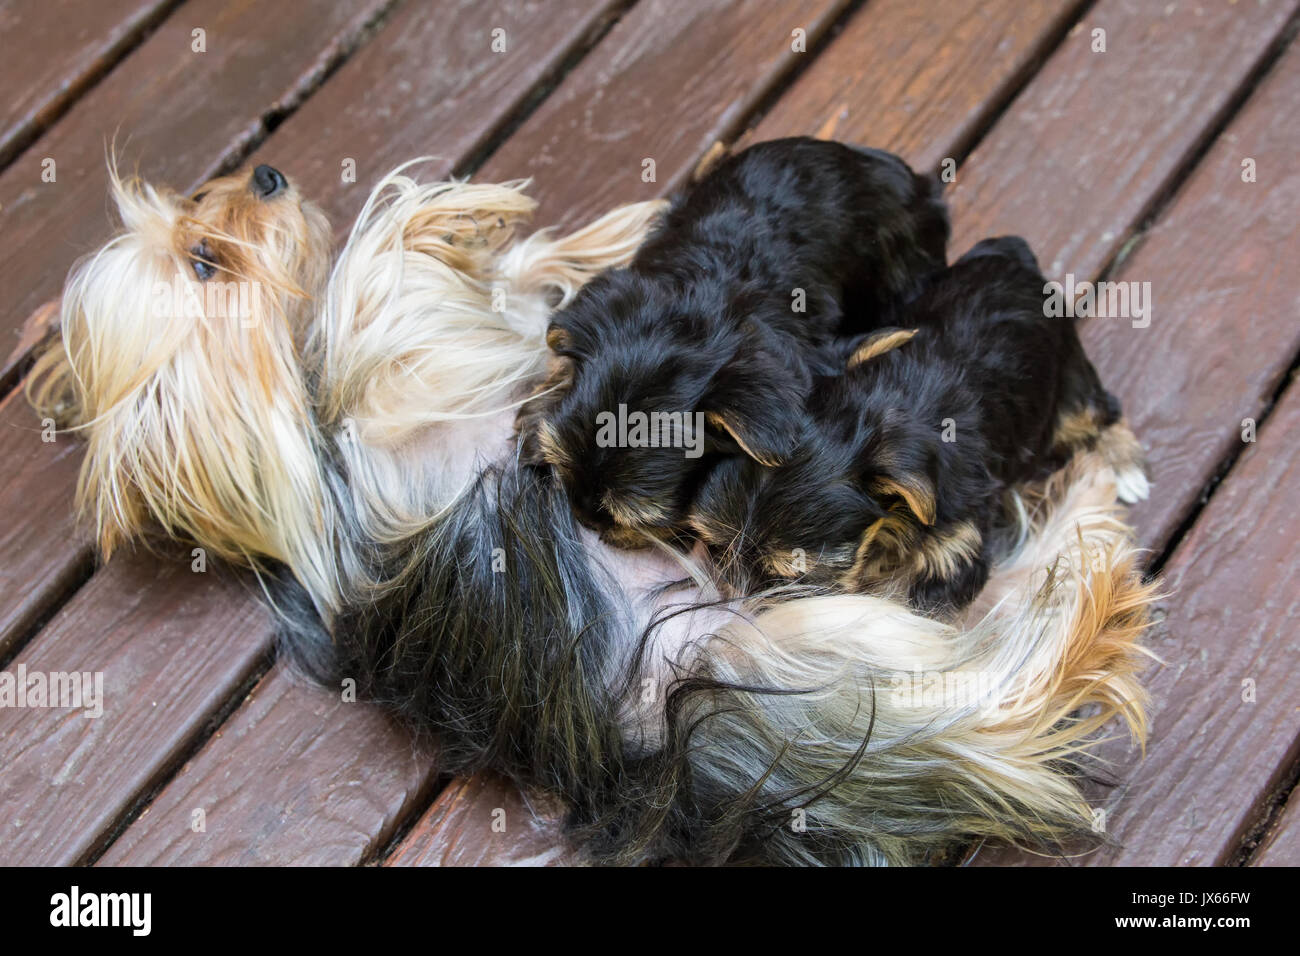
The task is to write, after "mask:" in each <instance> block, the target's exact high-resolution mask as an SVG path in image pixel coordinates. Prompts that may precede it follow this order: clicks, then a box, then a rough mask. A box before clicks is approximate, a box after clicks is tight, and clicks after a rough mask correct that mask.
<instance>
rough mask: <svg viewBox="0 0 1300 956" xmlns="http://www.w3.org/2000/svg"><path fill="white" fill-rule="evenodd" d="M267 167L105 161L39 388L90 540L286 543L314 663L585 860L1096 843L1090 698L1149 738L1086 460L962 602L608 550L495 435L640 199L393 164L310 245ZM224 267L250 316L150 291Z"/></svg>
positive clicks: (285, 602) (1105, 475) (621, 251)
mask: <svg viewBox="0 0 1300 956" xmlns="http://www.w3.org/2000/svg"><path fill="white" fill-rule="evenodd" d="M272 178H274V179H277V180H282V179H283V177H273V176H271V174H270V173H266V172H261V173H259V172H256V171H255V172H254V173H253V174H252V175H248V174H242V175H237V176H235V177H233V178H230V179H228V180H221V181H218V184H217V185H219V186H220V187H221V190H217V191H214V190H213V189H207V190H201V191H200V193H199V195H198V196H196V197H194V198H192V199H185V198H183V197H179V196H173V195H170V194H167V193H163V192H160V191H156V190H153V189H150V188H148V187H145V186H142V185H138V184H126V183H121V182H118V181H116V179H115V182H114V192H115V196H116V198H117V200H118V203H119V207H120V208H121V209H122V212H123V219H124V224H125V226H126V230H125V231H124V233H123V234H122V235H121V236H119V237H118V238H117V239H115V240H113V242H112V243H110V244H109V245H108V246H106V247H105V248H104V249H102V250H100V251H99V252H98V253H96V254H94V255H92V256H91V257H89V258H88V259H87V260H85V261H84V262H83V263H82V264H80V265H79V266H78V267H77V268H76V269H75V270H74V271H73V273H72V275H71V276H70V278H69V282H68V285H67V287H66V289H65V297H64V303H63V340H62V343H61V344H60V347H58V348H57V349H55V350H54V351H52V352H51V353H49V354H48V355H47V356H45V357H44V358H42V360H41V365H40V368H39V369H38V370H37V375H36V377H35V378H34V385H33V386H32V391H31V394H32V396H33V398H34V399H35V400H37V402H38V404H41V405H43V406H44V407H46V408H49V407H51V406H59V407H60V408H61V409H62V410H63V412H64V413H65V416H66V417H70V418H71V419H72V420H73V421H74V422H77V423H79V427H80V430H81V431H82V432H83V433H84V434H85V435H86V437H87V440H88V443H89V445H88V449H87V459H86V464H85V466H84V467H85V472H84V473H83V479H82V482H81V485H80V494H81V496H82V500H83V503H84V506H85V510H86V513H87V515H88V517H89V519H90V520H91V521H92V522H93V523H94V524H95V525H96V527H97V530H98V532H99V540H100V541H101V543H102V544H103V545H104V548H105V550H107V549H109V548H111V547H112V546H113V545H115V544H117V543H119V542H121V541H122V540H125V539H127V538H137V537H139V536H141V534H142V533H144V531H145V530H146V529H147V527H148V526H149V524H150V523H151V522H156V523H157V524H158V525H160V526H161V527H162V528H163V530H164V531H166V532H167V533H169V534H171V535H173V536H176V537H184V538H188V539H192V540H194V541H196V542H197V543H198V544H200V545H203V546H206V547H208V548H210V549H212V550H214V551H216V552H218V553H220V554H222V555H225V556H227V557H229V558H231V559H233V560H236V561H241V562H243V563H246V564H249V565H251V566H253V567H254V568H257V569H259V570H263V571H271V572H276V571H278V569H280V568H281V567H283V568H284V569H285V570H284V572H283V573H279V574H275V573H273V574H272V575H271V576H272V577H273V578H275V580H274V581H273V582H272V584H273V586H274V590H273V596H274V597H273V600H274V605H275V606H276V608H277V610H278V611H279V612H280V614H281V615H282V619H283V620H284V622H285V627H284V630H285V635H284V647H285V649H286V650H287V652H288V653H290V654H291V655H292V656H293V658H294V659H295V661H297V662H298V663H299V665H300V666H301V667H303V668H304V669H305V670H307V671H308V672H309V673H312V674H314V675H316V676H318V677H320V678H321V679H323V680H326V681H327V682H331V683H332V682H334V681H336V680H338V679H339V678H340V677H351V678H353V679H356V680H357V681H358V684H359V686H360V687H361V688H362V689H363V690H364V692H365V693H366V695H367V696H369V697H371V698H373V699H377V700H380V701H382V702H384V703H386V704H388V705H390V706H392V707H394V708H395V709H396V710H397V711H398V712H399V713H401V714H402V715H403V716H404V717H406V718H407V719H408V720H410V721H411V722H412V723H413V724H414V725H415V726H417V727H422V728H426V729H428V730H430V731H432V732H433V733H434V734H436V735H437V736H438V738H439V739H440V741H441V742H442V743H443V747H444V749H443V751H442V753H443V755H444V758H445V761H446V769H447V770H448V771H451V772H456V771H461V770H468V769H475V768H478V767H485V766H486V767H493V768H496V769H498V770H501V771H504V772H506V773H508V774H510V775H511V776H512V777H513V778H514V779H516V780H517V781H519V782H520V783H521V784H523V785H525V786H542V787H546V788H548V789H551V790H553V791H555V792H557V793H558V794H560V795H561V796H562V797H564V798H565V799H566V800H567V802H568V804H569V806H570V807H571V808H572V811H571V818H570V824H571V826H572V828H573V832H574V833H575V834H576V835H577V836H579V837H580V839H581V845H582V846H583V847H584V848H585V849H586V850H587V851H588V853H589V854H590V855H591V857H592V858H593V859H595V860H598V861H602V862H634V861H635V862H639V861H643V860H654V859H665V858H675V859H682V860H686V861H691V862H707V863H716V862H791V863H794V862H801V863H807V862H832V863H849V862H869V863H885V862H889V863H908V862H923V861H927V860H931V859H935V858H936V857H937V856H938V855H940V854H942V853H944V852H946V851H949V850H951V849H952V848H954V847H956V846H960V845H962V844H963V843H964V842H965V841H968V840H971V839H978V838H983V837H994V838H1001V839H1007V840H1013V841H1018V842H1023V843H1026V844H1029V845H1033V846H1035V847H1055V846H1058V845H1061V844H1063V843H1068V842H1071V841H1073V840H1074V839H1075V838H1078V839H1080V840H1087V839H1090V838H1094V837H1095V834H1093V832H1092V827H1091V822H1092V815H1091V812H1090V809H1089V807H1088V805H1087V804H1086V802H1085V801H1084V799H1083V797H1082V795H1081V794H1080V792H1079V790H1078V788H1077V786H1076V783H1075V780H1074V771H1073V769H1072V768H1073V767H1074V764H1075V760H1076V758H1077V757H1078V755H1079V754H1080V753H1081V752H1082V751H1083V750H1084V749H1085V748H1086V747H1087V746H1088V744H1089V742H1090V741H1091V739H1092V738H1093V733H1094V731H1096V730H1097V729H1098V728H1099V727H1100V726H1101V725H1102V724H1103V723H1104V722H1105V721H1106V720H1107V719H1109V718H1110V717H1112V716H1115V715H1119V716H1121V717H1123V718H1124V719H1125V720H1127V721H1128V722H1129V724H1130V726H1131V728H1132V729H1133V730H1134V732H1135V733H1136V734H1137V735H1139V736H1140V735H1141V734H1142V731H1143V728H1144V719H1143V706H1142V692H1141V689H1140V687H1139V686H1138V684H1137V682H1136V679H1135V676H1134V675H1135V673H1136V670H1137V666H1138V661H1139V656H1138V650H1137V645H1136V643H1135V641H1136V638H1137V636H1138V634H1139V632H1140V630H1141V628H1142V626H1143V623H1144V620H1145V611H1146V605H1147V602H1148V601H1149V599H1150V594H1149V590H1148V589H1147V588H1146V587H1144V586H1143V585H1142V583H1141V581H1140V577H1139V574H1138V569H1137V566H1136V554H1137V552H1136V550H1135V548H1134V546H1133V543H1132V541H1131V538H1130V535H1129V533H1128V530H1127V528H1126V527H1125V526H1124V525H1123V523H1122V521H1121V520H1120V517H1119V514H1118V512H1117V507H1116V505H1115V503H1114V501H1115V487H1114V483H1115V482H1114V474H1113V471H1112V470H1111V469H1110V468H1108V467H1107V466H1106V464H1105V463H1104V462H1103V461H1101V460H1100V459H1099V458H1097V457H1096V456H1095V455H1084V456H1080V457H1077V458H1076V459H1075V460H1074V461H1073V462H1072V463H1071V465H1070V466H1069V468H1068V469H1067V470H1066V471H1065V472H1064V473H1061V474H1058V475H1057V476H1055V477H1054V478H1053V479H1052V481H1051V482H1049V483H1048V485H1047V486H1045V488H1044V489H1043V492H1042V498H1041V501H1039V502H1037V503H1036V504H1035V503H1033V502H1031V505H1032V506H1031V508H1030V509H1029V511H1030V515H1031V518H1030V527H1031V528H1032V533H1031V534H1030V535H1029V536H1028V539H1027V543H1026V545H1025V546H1024V548H1023V549H1022V550H1021V551H1020V552H1019V554H1018V555H1016V556H1015V557H1013V558H1011V559H1008V560H1007V561H1006V562H1005V563H1004V564H1003V565H1002V566H1001V567H1000V568H999V569H998V572H997V573H995V575H994V577H993V579H992V581H991V582H990V585H989V587H988V588H986V590H985V594H986V595H988V599H989V601H990V603H991V604H992V610H991V611H990V612H989V613H988V614H987V615H986V616H985V617H984V618H982V619H981V620H980V621H979V622H977V623H975V624H973V625H971V626H969V627H964V628H963V627H956V626H953V625H949V624H944V623H940V622H937V621H934V620H929V619H926V618H923V617H920V616H917V615H915V614H913V613H911V612H910V611H909V610H908V609H907V608H906V607H905V606H903V605H900V604H898V603H894V602H890V601H887V600H883V599H880V598H875V597H867V596H861V595H811V596H805V595H804V594H803V593H798V592H796V593H789V594H783V593H774V594H773V593H760V594H758V595H750V596H746V595H744V594H740V595H737V594H735V593H732V592H730V591H729V592H727V593H723V594H719V593H718V592H717V591H716V589H715V588H714V586H713V584H712V582H711V579H710V574H711V572H712V569H711V567H710V566H709V565H708V563H707V556H706V555H704V554H702V553H700V552H699V551H697V552H695V553H693V554H678V553H674V552H671V551H669V550H668V549H667V548H666V547H665V548H654V549H643V550H640V551H637V552H624V551H616V550H613V549H611V548H609V547H607V546H606V545H605V544H604V543H603V542H602V541H601V540H600V539H599V537H598V536H597V535H596V534H595V533H593V532H591V531H589V530H587V529H585V528H583V527H582V526H581V525H579V524H578V523H577V522H576V521H575V519H574V517H573V513H572V511H571V510H570V508H569V506H568V503H567V499H566V496H565V494H564V490H563V488H562V486H561V484H560V482H559V481H558V480H557V477H556V475H555V473H554V471H553V470H552V469H551V468H550V467H549V466H547V465H544V464H542V465H533V464H527V463H524V462H523V461H521V456H520V447H519V443H518V440H517V439H516V438H515V436H514V434H513V428H514V419H515V415H516V412H517V408H518V404H519V402H520V400H521V398H522V397H523V396H525V395H527V394H529V393H530V392H531V391H533V390H535V389H536V388H537V387H538V385H539V383H540V381H541V380H542V379H543V377H544V375H545V366H546V362H547V353H546V348H545V344H544V328H545V322H546V317H547V313H548V311H549V310H550V309H551V308H552V307H555V306H559V305H563V303H564V302H565V301H566V300H567V299H568V298H569V297H571V296H572V294H573V293H574V292H575V290H576V288H577V286H578V285H580V284H581V283H582V282H583V281H585V280H586V279H588V278H589V277H590V276H591V275H592V274H593V273H594V272H596V271H597V270H598V269H600V268H602V267H606V266H613V265H617V264H618V263H619V262H625V261H627V260H628V259H629V258H630V257H631V255H632V253H633V251H634V249H635V247H636V245H637V243H638V242H639V241H640V239H641V238H642V236H643V235H644V233H645V231H646V229H647V228H648V226H649V224H650V222H651V221H652V220H653V218H654V217H655V215H656V214H657V212H658V209H657V207H656V206H654V205H648V206H646V205H642V206H632V207H625V208H623V209H621V210H616V211H615V212H614V213H611V214H610V215H609V216H607V217H605V218H604V219H602V220H599V221H598V222H597V223H595V224H593V225H592V226H590V227H588V228H587V229H585V230H582V231H580V232H578V233H575V234H574V235H572V236H568V237H565V238H562V239H552V238H550V237H548V236H546V235H545V234H541V235H535V236H533V237H530V238H529V239H526V240H523V241H522V242H514V243H513V244H512V243H511V233H512V230H513V227H514V226H515V225H516V224H517V223H518V222H519V220H520V219H521V218H522V217H523V216H524V215H525V214H526V213H527V211H528V210H529V208H530V203H529V202H528V200H527V199H526V198H525V197H524V196H523V195H522V193H521V191H520V189H519V187H518V184H513V185H506V186H472V185H470V184H463V183H450V184H436V185H432V186H421V185H418V184H417V183H415V182H413V181H411V180H410V179H408V178H406V177H405V176H403V175H401V174H400V173H399V174H394V175H393V176H390V177H388V178H387V179H386V180H385V181H384V182H382V183H381V184H380V186H379V187H378V188H377V189H376V191H375V193H374V194H372V196H371V198H370V200H369V201H368V202H367V204H366V207H365V209H364V210H363V212H362V214H361V216H360V218H359V219H358V222H357V224H356V225H355V227H354V228H353V230H352V232H351V234H350V236H349V238H348V241H347V243H346V244H345V246H344V248H343V249H342V251H341V252H340V254H339V255H338V257H337V259H336V260H335V262H334V264H333V267H332V269H330V268H329V264H328V261H327V260H326V257H325V255H324V253H323V251H321V250H323V249H324V248H325V245H326V244H325V242H324V239H325V229H324V227H323V225H320V222H321V221H320V220H319V218H318V217H317V216H316V215H315V214H314V213H313V212H312V211H311V209H310V207H309V206H307V205H305V204H304V203H303V201H302V200H301V198H300V197H298V196H297V195H296V193H295V192H294V191H293V189H292V186H291V185H288V184H286V185H284V186H280V187H278V189H277V191H275V192H274V193H272V194H270V195H267V194H266V191H265V190H263V189H262V187H261V185H260V183H259V180H261V181H269V180H270V179H272ZM225 190H228V192H224V191H225ZM245 191H247V192H248V193H250V194H252V195H253V196H254V198H255V200H256V201H255V202H250V201H249V200H248V198H247V197H246V196H245V195H244V192H245ZM222 195H228V196H230V202H231V210H230V212H229V215H235V214H234V212H233V209H235V208H239V209H242V210H243V212H242V213H240V214H239V216H242V217H243V218H239V217H238V216H237V217H236V220H237V221H232V220H231V219H229V218H227V213H226V212H223V211H220V210H219V209H218V206H217V205H216V203H217V201H218V200H219V198H220V197H221V196H222ZM205 203H207V204H209V205H205ZM277 203H280V204H281V205H277ZM262 204H265V205H262ZM195 214H199V216H198V217H197V218H198V219H199V222H198V224H192V223H191V220H192V219H195V218H196V215H195ZM195 235H198V236H199V237H200V238H201V239H206V240H207V247H206V249H201V248H200V243H195V242H194V241H192V237H193V236H195ZM286 236H291V237H294V238H293V239H291V240H286V239H285V237H286ZM196 249H199V251H198V252H196V251H195V250H196ZM235 250H238V252H239V256H240V258H238V259H236V258H235V257H234V252H235ZM223 255H224V256H226V258H223ZM309 259H310V260H312V261H311V262H309V261H308V260H309ZM235 263H238V265H234V264H235ZM232 265H234V268H236V269H238V270H239V272H238V274H240V275H243V274H248V275H250V276H255V277H258V278H262V279H266V280H269V279H271V278H275V279H276V281H275V282H274V283H271V284H266V285H265V287H263V285H261V284H259V286H258V287H257V290H258V295H256V296H250V300H249V301H250V302H254V303H256V306H255V308H254V309H253V310H252V314H253V315H255V316H256V318H255V319H250V318H249V317H248V316H244V318H243V320H242V321H235V320H232V319H231V318H230V317H229V316H228V315H227V314H225V313H220V312H217V311H215V310H213V311H205V309H206V307H207V301H206V298H205V299H204V300H202V302H203V305H202V307H200V308H197V310H196V311H195V312H194V314H193V315H183V316H176V315H172V316H168V317H166V318H162V317H154V316H153V312H152V311H151V310H146V309H145V307H146V306H148V305H150V304H151V303H152V293H151V291H150V290H151V289H152V288H154V286H156V285H158V284H159V283H169V282H175V281H177V280H176V277H178V276H179V277H180V280H181V282H182V285H183V286H184V287H185V288H187V289H188V288H189V286H188V283H189V282H191V281H195V282H199V281H211V280H212V279H214V278H217V277H219V276H221V275H222V274H223V273H222V271H221V270H223V269H225V270H230V269H231V267H232ZM206 266H211V267H212V268H213V269H215V270H217V271H216V272H214V273H213V274H212V275H210V276H209V277H208V279H207V280H203V279H201V275H202V274H206V272H207V269H206V268H205V267H206ZM191 276H193V280H191V278H190V277H191ZM327 276H328V278H326V277H327ZM322 282H323V286H322V285H320V284H319V283H322ZM137 284H138V285H137ZM194 291H197V290H194ZM160 311H161V309H160ZM241 315H242V310H241ZM150 323H152V324H151V325H150ZM168 323H179V324H181V326H182V328H181V329H179V330H172V329H170V328H169V327H167V325H168ZM140 324H146V325H149V328H148V332H147V334H142V333H141V332H140V331H139V330H138V328H137V325H140ZM196 380H197V381H198V382H201V383H202V385H203V387H195V385H194V382H195V381H196ZM335 686H337V685H335ZM1080 709H1084V710H1085V712H1086V713H1087V714H1088V716H1087V717H1084V718H1079V717H1076V716H1073V715H1074V714H1076V712H1078V711H1079V710H1080Z"/></svg>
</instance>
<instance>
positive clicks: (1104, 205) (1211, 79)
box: [949, 0, 1297, 279]
mask: <svg viewBox="0 0 1300 956" xmlns="http://www.w3.org/2000/svg"><path fill="white" fill-rule="evenodd" d="M1296 8H1297V4H1296V3H1295V2H1287V3H1267V4H1261V3H1235V4H1230V3H1195V2H1171V3H1149V2H1147V0H1100V2H1099V3H1097V4H1096V5H1095V6H1094V7H1092V8H1091V9H1090V10H1089V11H1088V12H1087V14H1086V15H1085V16H1084V17H1083V19H1082V20H1081V21H1080V23H1079V24H1077V25H1076V26H1075V28H1074V29H1072V30H1071V31H1070V33H1069V35H1068V36H1067V37H1066V39H1065V42H1063V43H1062V44H1061V46H1060V48H1058V49H1057V51H1056V52H1055V53H1054V54H1053V55H1052V56H1051V58H1050V59H1049V60H1048V61H1047V62H1046V63H1045V64H1044V65H1043V68H1042V70H1041V71H1040V72H1039V73H1038V74H1037V75H1036V76H1035V77H1034V79H1033V81H1032V82H1031V83H1030V84H1029V85H1028V86H1026V88H1025V89H1024V91H1023V92H1022V93H1021V94H1020V95H1019V96H1017V97H1016V99H1015V100H1014V101H1013V102H1012V104H1011V105H1010V107H1009V108H1008V109H1007V111H1006V112H1005V113H1003V114H1002V115H1001V116H1000V117H999V118H998V121H997V124H996V125H995V126H994V127H993V129H992V130H991V131H990V133H989V135H988V136H987V137H986V138H985V139H984V141H983V142H981V143H980V144H979V146H978V147H976V149H975V151H974V152H973V153H972V154H971V156H970V157H969V158H968V160H967V161H966V162H965V163H964V164H963V165H962V167H961V168H960V169H959V170H958V173H957V180H956V183H955V184H954V186H953V188H952V191H951V194H950V196H949V199H950V201H951V203H952V208H953V223H954V234H953V246H952V251H953V253H954V254H960V253H962V252H964V251H965V250H967V249H969V248H970V247H971V246H972V245H974V244H975V243H976V242H978V241H979V240H980V239H983V238H984V237H986V236H991V235H1005V234H1007V233H1019V234H1020V235H1023V236H1024V237H1025V238H1026V239H1028V240H1029V244H1030V245H1031V246H1032V247H1033V249H1034V251H1035V253H1036V254H1037V255H1038V259H1039V262H1040V263H1041V264H1042V266H1043V270H1044V271H1045V272H1046V273H1047V274H1048V276H1049V278H1050V277H1056V276H1061V275H1064V274H1065V273H1067V272H1072V273H1074V274H1075V275H1076V276H1077V277H1079V278H1080V279H1084V278H1094V277H1095V276H1096V274H1097V273H1098V272H1100V271H1101V269H1102V267H1103V266H1104V265H1105V264H1106V263H1107V262H1108V261H1109V260H1110V259H1111V258H1112V257H1113V256H1114V255H1115V254H1116V253H1117V252H1118V251H1119V249H1120V247H1121V246H1122V245H1123V243H1124V242H1125V240H1126V239H1127V237H1128V235H1129V233H1130V232H1131V231H1132V230H1133V228H1134V227H1135V226H1136V225H1137V224H1138V223H1139V222H1140V221H1141V219H1142V217H1143V215H1144V214H1145V213H1146V212H1147V210H1148V209H1150V207H1151V204H1152V203H1153V202H1155V201H1156V200H1157V199H1158V197H1160V196H1161V195H1162V193H1163V192H1164V191H1165V190H1166V189H1167V188H1168V187H1169V186H1171V185H1174V176H1175V174H1176V173H1178V171H1179V170H1180V169H1181V167H1182V166H1183V165H1184V163H1185V162H1186V161H1187V160H1188V159H1189V158H1190V157H1191V156H1192V155H1193V154H1194V153H1195V151H1196V149H1197V148H1198V146H1200V145H1201V144H1202V143H1203V142H1204V140H1205V138H1206V137H1207V136H1208V135H1209V134H1210V133H1211V131H1212V129H1213V127H1214V125H1215V123H1216V121H1218V120H1220V119H1221V118H1222V116H1223V114H1224V112H1225V110H1226V109H1227V108H1228V107H1229V105H1230V104H1231V103H1232V102H1233V100H1234V98H1235V97H1236V96H1237V95H1238V93H1239V92H1240V91H1241V90H1242V89H1243V87H1244V84H1245V83H1246V81H1247V80H1248V79H1249V77H1250V76H1251V74H1252V72H1253V71H1254V70H1255V68H1256V66H1257V64H1259V63H1260V61H1261V60H1262V59H1263V58H1264V56H1265V55H1266V54H1267V53H1268V52H1269V50H1270V49H1271V48H1272V47H1273V45H1274V42H1275V40H1276V39H1277V37H1278V36H1279V34H1280V33H1281V32H1282V30H1283V28H1284V27H1285V26H1286V24H1287V22H1288V20H1289V19H1290V18H1291V16H1292V15H1293V13H1294V12H1295V10H1296ZM1095 29H1104V30H1105V31H1106V52H1105V53H1094V52H1093V51H1092V44H1093V42H1094V41H1093V34H1092V31H1093V30H1095Z"/></svg>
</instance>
